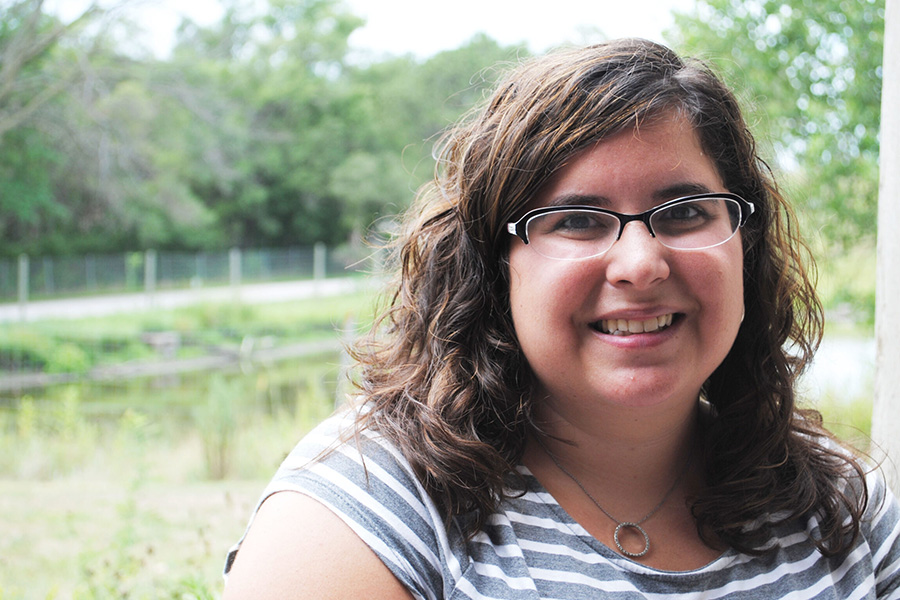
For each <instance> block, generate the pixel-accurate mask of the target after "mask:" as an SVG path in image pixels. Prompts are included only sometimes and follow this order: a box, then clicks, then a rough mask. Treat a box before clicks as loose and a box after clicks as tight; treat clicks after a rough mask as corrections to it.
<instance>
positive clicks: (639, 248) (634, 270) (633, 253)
mask: <svg viewBox="0 0 900 600" xmlns="http://www.w3.org/2000/svg"><path fill="white" fill-rule="evenodd" d="M668 253H669V249H668V248H666V247H665V246H663V245H662V244H660V243H659V240H657V239H656V238H654V237H653V235H652V234H651V233H650V230H649V229H648V228H647V227H646V226H645V225H644V223H642V222H641V221H633V222H631V223H628V224H627V225H625V228H624V229H623V230H622V235H621V237H620V238H619V239H618V240H617V241H616V242H615V243H614V244H613V245H612V247H611V248H610V249H609V250H608V251H607V252H606V255H605V257H606V261H607V266H606V279H607V280H609V281H610V282H611V283H613V284H615V285H633V286H635V287H636V288H638V289H645V288H648V287H651V286H653V285H654V284H656V283H658V282H660V281H663V280H665V279H666V278H667V277H668V276H669V262H668Z"/></svg>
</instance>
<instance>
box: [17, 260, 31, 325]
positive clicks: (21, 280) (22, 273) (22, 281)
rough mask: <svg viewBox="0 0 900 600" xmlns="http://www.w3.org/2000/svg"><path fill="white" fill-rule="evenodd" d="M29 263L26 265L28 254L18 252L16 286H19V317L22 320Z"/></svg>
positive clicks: (26, 294) (24, 312) (26, 302)
mask: <svg viewBox="0 0 900 600" xmlns="http://www.w3.org/2000/svg"><path fill="white" fill-rule="evenodd" d="M28 270H29V265H28V255H27V254H20V255H19V273H18V287H19V293H18V296H19V318H20V319H21V320H22V321H24V320H25V316H26V312H27V310H28V308H27V307H28V285H29V283H28V276H29V273H28Z"/></svg>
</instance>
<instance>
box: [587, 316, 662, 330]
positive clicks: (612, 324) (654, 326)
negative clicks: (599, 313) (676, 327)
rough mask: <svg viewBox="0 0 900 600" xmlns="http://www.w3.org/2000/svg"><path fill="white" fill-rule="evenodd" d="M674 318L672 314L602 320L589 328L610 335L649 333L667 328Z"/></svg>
mask: <svg viewBox="0 0 900 600" xmlns="http://www.w3.org/2000/svg"><path fill="white" fill-rule="evenodd" d="M674 316H675V315H674V313H668V314H665V315H659V316H658V317H650V318H648V319H602V320H600V321H597V322H595V323H592V324H591V326H592V327H593V328H594V329H596V330H597V331H599V332H601V333H607V334H610V335H634V334H636V333H651V332H653V331H659V330H660V329H665V328H666V327H669V326H670V325H671V324H672V319H673V318H674Z"/></svg>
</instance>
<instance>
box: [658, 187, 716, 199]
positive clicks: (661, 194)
mask: <svg viewBox="0 0 900 600" xmlns="http://www.w3.org/2000/svg"><path fill="white" fill-rule="evenodd" d="M712 191H713V190H711V189H710V188H709V187H708V186H706V185H703V184H702V183H676V184H675V185H669V186H666V187H664V188H662V189H659V190H656V191H655V192H653V199H654V200H657V201H659V202H663V201H665V200H673V199H675V198H681V197H682V196H693V195H695V194H709V193H711V192H712Z"/></svg>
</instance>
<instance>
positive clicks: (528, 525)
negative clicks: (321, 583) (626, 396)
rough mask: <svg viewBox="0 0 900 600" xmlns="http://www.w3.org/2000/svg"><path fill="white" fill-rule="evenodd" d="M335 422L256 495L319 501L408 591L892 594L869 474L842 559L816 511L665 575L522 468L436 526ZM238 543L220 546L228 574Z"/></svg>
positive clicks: (395, 470)
mask: <svg viewBox="0 0 900 600" xmlns="http://www.w3.org/2000/svg"><path fill="white" fill-rule="evenodd" d="M341 421H342V419H341V418H339V417H332V418H330V419H328V420H326V421H325V422H324V423H322V424H321V425H320V426H319V427H317V428H316V429H315V430H314V431H312V432H311V433H310V434H309V435H308V436H307V437H306V438H304V440H303V441H301V442H300V444H298V445H297V447H296V448H295V449H294V450H293V452H291V454H290V455H289V456H288V457H287V458H286V459H285V461H284V463H283V464H282V466H281V468H280V469H279V470H278V472H277V474H276V475H275V477H274V478H273V480H272V482H271V483H270V484H269V486H268V487H267V488H266V489H265V491H264V492H263V495H262V497H261V500H260V503H261V502H262V500H263V499H265V498H267V497H268V496H269V495H270V494H273V493H276V492H280V491H296V492H301V493H303V494H307V495H309V496H311V497H313V498H315V499H317V500H318V501H320V502H322V503H323V504H324V505H326V506H327V507H329V508H330V510H332V511H333V512H334V513H335V514H336V515H338V517H340V518H341V519H342V520H343V521H344V522H345V523H347V525H349V526H350V528H352V529H353V531H355V532H356V534H357V535H359V537H360V538H361V539H362V540H363V541H364V542H365V543H366V544H367V545H368V546H369V547H370V548H371V549H372V550H373V551H374V552H375V553H376V554H377V555H378V557H379V558H380V559H381V560H382V561H383V562H384V564H385V565H386V566H387V567H388V568H389V569H390V570H391V572H392V573H393V574H394V575H395V576H396V577H397V578H398V579H399V580H400V581H401V582H402V583H403V585H405V586H406V587H407V588H408V589H409V591H410V592H411V593H412V595H413V596H414V597H416V598H421V599H428V600H436V599H439V598H448V599H463V598H472V599H474V598H490V599H501V598H514V599H516V600H526V599H537V598H559V599H566V600H575V599H579V598H612V599H621V600H626V599H638V598H652V599H658V600H662V599H664V598H665V599H671V598H692V599H701V598H702V599H709V600H712V599H720V598H721V599H728V600H739V599H754V600H759V599H769V598H794V599H797V600H810V599H814V598H815V599H824V598H834V599H838V598H840V599H856V598H897V599H900V523H898V521H900V507H898V503H897V501H896V499H895V498H894V497H893V496H892V495H891V494H890V492H889V491H887V490H886V486H885V485H884V482H883V480H882V479H881V478H880V477H878V476H876V475H873V476H871V477H870V480H869V481H868V485H869V490H870V496H871V501H870V503H869V511H868V514H867V515H866V517H867V518H866V519H865V520H864V522H863V524H862V535H861V536H860V537H859V539H858V541H857V543H856V544H855V546H854V547H853V548H852V550H851V551H850V552H848V553H847V554H845V555H842V556H841V557H838V558H826V557H824V556H822V555H821V554H820V553H819V552H818V550H817V549H816V547H815V545H814V544H813V543H812V542H811V541H810V536H811V535H813V536H814V535H815V534H816V533H817V531H816V530H817V528H818V524H817V522H816V519H814V518H813V519H810V520H809V521H808V522H791V523H787V524H781V525H778V526H777V527H776V528H775V533H774V537H773V539H772V540H771V541H770V544H771V546H772V547H773V550H771V551H770V552H767V553H766V554H764V555H763V556H749V555H745V554H741V553H739V552H736V551H733V550H729V551H726V552H725V553H724V554H722V555H721V556H720V557H719V558H717V559H716V560H714V561H713V562H711V563H709V564H708V565H706V566H704V567H701V568H699V569H696V570H692V571H679V572H672V571H662V570H658V569H653V568H649V567H646V566H644V565H641V564H639V563H637V562H634V561H631V560H629V559H627V558H625V557H623V556H621V555H619V554H617V553H615V552H613V551H612V550H610V549H609V548H607V547H606V546H605V545H603V544H601V543H600V542H599V541H597V540H596V539H595V538H593V537H592V536H591V535H590V534H589V533H588V532H587V531H586V530H585V529H584V528H583V527H581V526H580V525H579V524H578V523H577V522H576V521H575V520H574V519H572V517H570V516H569V515H568V514H567V513H566V512H565V511H564V510H563V509H562V508H561V507H560V506H559V504H557V502H556V501H555V500H554V498H553V497H552V496H551V495H550V494H549V493H547V491H546V490H544V488H543V487H542V486H541V484H540V483H539V482H538V481H537V479H535V478H534V477H533V476H532V475H531V473H530V472H529V471H528V470H527V469H526V468H525V467H520V469H519V470H520V472H521V473H522V474H523V475H524V477H525V480H526V482H527V485H528V489H527V491H526V493H525V494H524V495H522V496H520V497H517V498H511V499H508V500H504V501H503V502H502V504H501V505H500V507H499V508H498V510H497V512H496V513H494V514H493V515H491V517H490V519H489V520H488V524H487V526H486V527H485V528H484V529H483V530H482V531H480V532H479V533H477V534H476V535H475V536H474V537H473V538H471V539H468V540H467V539H466V538H465V536H464V535H463V534H462V532H461V529H460V528H459V521H458V520H456V521H454V522H453V524H452V525H451V526H450V527H449V528H448V527H446V526H445V525H444V522H443V519H442V517H441V515H440V513H439V511H438V510H437V508H436V506H435V505H434V503H433V502H432V501H431V499H430V498H429V497H428V495H427V493H426V492H425V490H424V489H423V487H422V485H421V484H420V483H419V481H418V480H417V479H416V477H415V476H414V474H413V472H412V469H411V467H410V465H409V463H408V462H407V461H406V460H405V459H404V457H403V456H402V455H401V454H400V452H399V451H398V450H397V449H396V448H395V447H394V446H393V445H391V444H390V443H389V442H387V441H386V440H385V439H383V438H381V437H379V436H378V435H377V434H375V433H372V432H364V433H363V434H361V435H360V437H359V443H358V444H357V443H356V442H355V441H350V442H346V443H338V442H337V440H338V434H339V432H340V431H341V429H340V427H341ZM329 448H333V449H334V451H333V452H331V453H330V454H328V455H327V457H326V458H324V459H323V460H314V459H316V458H318V457H320V455H321V453H322V452H323V451H324V450H326V449H329ZM257 508H258V507H257ZM239 547H240V542H238V544H237V545H236V546H235V547H234V548H232V549H231V551H230V552H229V555H228V559H227V562H226V568H225V571H226V574H227V572H228V569H229V568H230V566H231V563H232V561H233V560H234V557H235V556H236V554H237V552H238V549H239Z"/></svg>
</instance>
